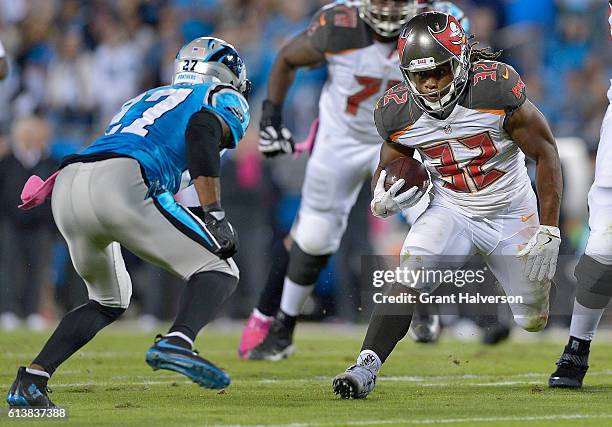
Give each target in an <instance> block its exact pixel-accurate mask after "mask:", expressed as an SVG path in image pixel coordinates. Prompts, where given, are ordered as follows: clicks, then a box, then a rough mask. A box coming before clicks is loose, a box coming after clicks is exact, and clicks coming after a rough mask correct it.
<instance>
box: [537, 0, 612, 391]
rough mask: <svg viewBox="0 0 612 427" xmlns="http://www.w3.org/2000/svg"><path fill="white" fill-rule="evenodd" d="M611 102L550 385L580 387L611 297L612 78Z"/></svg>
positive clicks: (598, 153)
mask: <svg viewBox="0 0 612 427" xmlns="http://www.w3.org/2000/svg"><path fill="white" fill-rule="evenodd" d="M609 13H610V16H609V18H608V20H609V22H610V35H611V36H612V0H611V1H610V10H609ZM608 99H609V101H610V105H608V109H607V110H606V115H605V116H604V119H603V123H602V124H601V133H600V138H599V147H598V148H597V160H596V164H595V181H594V182H593V185H592V186H591V190H590V191H589V197H588V204H589V228H590V233H589V240H588V242H587V246H586V248H585V251H584V254H583V255H582V256H581V257H580V261H579V262H578V264H577V265H576V270H575V271H574V275H575V276H576V280H577V281H578V288H577V290H576V299H575V300H574V310H573V313H572V322H571V324H570V337H569V342H568V343H567V345H566V346H565V349H564V350H563V354H561V358H560V359H559V361H558V362H557V369H556V371H555V372H553V373H552V375H551V376H550V379H549V380H548V384H549V385H550V387H560V388H580V387H582V380H583V379H584V376H585V375H586V372H587V370H588V368H589V349H590V346H591V341H592V340H593V337H594V336H595V331H596V330H597V325H599V321H600V320H601V316H602V315H603V313H604V310H605V309H606V306H607V305H608V304H609V303H610V300H611V299H612V233H610V230H612V169H611V166H612V80H610V89H609V90H608Z"/></svg>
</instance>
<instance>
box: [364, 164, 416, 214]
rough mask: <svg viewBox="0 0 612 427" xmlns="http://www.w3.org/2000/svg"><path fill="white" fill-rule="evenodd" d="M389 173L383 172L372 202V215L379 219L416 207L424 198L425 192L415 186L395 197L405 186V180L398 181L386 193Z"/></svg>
mask: <svg viewBox="0 0 612 427" xmlns="http://www.w3.org/2000/svg"><path fill="white" fill-rule="evenodd" d="M386 177H387V172H386V171H385V170H382V171H381V172H380V176H379V177H378V182H376V188H374V198H373V199H372V201H371V202H370V209H371V210H372V214H373V215H374V216H375V217H378V218H386V217H388V216H389V215H393V214H395V213H397V212H400V211H402V210H404V209H406V208H409V207H411V206H414V205H416V204H417V203H418V201H419V200H420V199H421V197H422V196H423V192H422V191H419V188H418V187H417V186H414V187H412V188H410V189H408V190H406V191H405V192H403V193H402V194H398V195H397V196H396V195H395V194H396V193H397V192H398V191H399V190H400V188H402V186H403V185H404V182H405V181H404V180H403V179H398V180H397V182H396V183H394V184H393V185H392V186H391V187H390V188H389V190H388V191H385V178H386Z"/></svg>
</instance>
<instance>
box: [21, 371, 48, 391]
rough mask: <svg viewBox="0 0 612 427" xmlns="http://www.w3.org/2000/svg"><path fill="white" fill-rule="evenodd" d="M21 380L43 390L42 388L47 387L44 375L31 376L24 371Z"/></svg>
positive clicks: (46, 379)
mask: <svg viewBox="0 0 612 427" xmlns="http://www.w3.org/2000/svg"><path fill="white" fill-rule="evenodd" d="M23 380H24V381H26V382H31V383H34V384H36V387H38V388H39V389H42V390H44V388H45V387H46V386H47V381H49V378H47V377H45V376H44V375H36V374H31V373H29V372H27V371H25V372H24V373H23Z"/></svg>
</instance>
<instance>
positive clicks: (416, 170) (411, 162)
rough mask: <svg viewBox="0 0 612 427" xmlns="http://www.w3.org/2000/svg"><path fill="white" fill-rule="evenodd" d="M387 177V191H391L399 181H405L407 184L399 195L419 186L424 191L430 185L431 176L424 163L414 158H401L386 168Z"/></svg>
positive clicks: (400, 190)
mask: <svg viewBox="0 0 612 427" xmlns="http://www.w3.org/2000/svg"><path fill="white" fill-rule="evenodd" d="M385 171H386V172H387V177H386V178H385V190H389V188H391V186H392V185H393V184H395V183H396V182H397V180H398V179H404V181H405V183H404V185H403V186H402V188H400V189H399V191H398V192H397V194H401V193H403V192H404V191H406V190H408V189H410V188H412V187H414V186H417V187H420V188H421V189H423V190H426V189H427V186H428V185H429V175H428V174H427V169H425V166H424V165H423V163H421V162H419V161H418V160H416V159H414V158H412V157H400V158H398V159H395V160H393V161H392V162H391V163H389V164H387V165H386V166H385Z"/></svg>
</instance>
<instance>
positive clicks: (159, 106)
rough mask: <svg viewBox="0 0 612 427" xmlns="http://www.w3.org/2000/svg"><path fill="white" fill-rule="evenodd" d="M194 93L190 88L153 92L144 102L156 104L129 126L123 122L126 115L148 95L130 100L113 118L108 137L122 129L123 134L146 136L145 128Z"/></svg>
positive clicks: (107, 132) (146, 130) (107, 133)
mask: <svg viewBox="0 0 612 427" xmlns="http://www.w3.org/2000/svg"><path fill="white" fill-rule="evenodd" d="M192 91H193V89H188V88H180V89H175V88H168V89H160V90H158V91H155V92H153V93H152V94H150V95H149V96H148V97H147V98H145V99H144V102H154V104H153V105H151V106H150V107H149V108H147V109H145V110H144V111H142V113H141V114H140V116H138V117H136V118H135V120H133V121H132V122H131V123H129V124H128V123H125V122H123V119H124V118H125V115H126V114H127V113H128V111H130V109H131V108H132V107H133V106H134V105H136V104H138V103H139V102H140V101H143V98H144V96H145V95H146V93H143V94H141V95H138V96H137V97H136V98H132V99H130V100H129V101H128V102H126V103H125V104H123V106H122V107H121V111H119V112H118V113H117V114H116V115H115V117H113V118H112V120H111V123H110V125H109V126H108V129H107V131H106V135H112V134H114V133H115V132H117V131H118V130H119V129H121V133H134V134H136V135H140V136H145V135H146V134H147V133H149V130H148V129H146V128H145V126H149V125H152V124H153V122H154V121H155V120H157V119H159V118H160V117H161V116H163V115H164V114H165V113H167V112H168V111H170V110H172V109H173V108H175V107H176V106H178V105H179V104H180V103H181V102H183V101H184V100H185V99H186V98H187V97H188V96H189V95H190V94H191V92H192ZM162 98H163V99H162Z"/></svg>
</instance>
